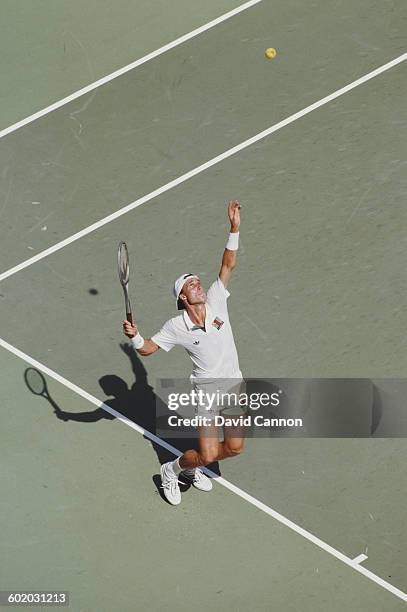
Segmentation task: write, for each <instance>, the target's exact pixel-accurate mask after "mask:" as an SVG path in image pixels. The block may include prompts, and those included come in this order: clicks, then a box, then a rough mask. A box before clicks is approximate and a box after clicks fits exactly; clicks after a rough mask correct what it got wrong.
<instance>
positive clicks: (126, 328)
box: [123, 321, 138, 338]
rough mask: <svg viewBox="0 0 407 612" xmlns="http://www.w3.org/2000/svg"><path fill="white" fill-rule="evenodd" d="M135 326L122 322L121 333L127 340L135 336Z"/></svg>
mask: <svg viewBox="0 0 407 612" xmlns="http://www.w3.org/2000/svg"><path fill="white" fill-rule="evenodd" d="M137 331H138V330H137V327H136V325H132V324H131V323H130V322H129V321H123V333H124V335H125V336H127V337H128V338H134V336H136V335H137Z"/></svg>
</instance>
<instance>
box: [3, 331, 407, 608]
mask: <svg viewBox="0 0 407 612" xmlns="http://www.w3.org/2000/svg"><path fill="white" fill-rule="evenodd" d="M0 346H2V347H3V348H4V349H6V350H7V351H9V352H10V353H13V355H16V356H17V357H19V358H20V359H22V360H23V361H25V362H26V363H29V364H30V365H31V366H32V367H34V368H37V369H38V370H40V371H41V372H43V373H44V374H46V375H47V376H49V377H50V378H53V379H54V380H56V381H57V382H59V383H61V384H62V385H64V386H65V387H67V388H68V389H70V390H71V391H73V392H74V393H77V394H78V395H80V396H81V397H83V398H84V399H86V400H88V401H89V402H91V403H92V404H94V405H95V406H97V407H98V408H103V410H106V412H109V413H110V414H112V415H113V416H115V417H116V418H117V419H119V420H120V421H121V422H122V423H124V424H125V425H128V426H129V427H131V428H132V429H135V430H136V431H138V432H139V433H140V434H142V435H143V436H145V437H146V438H148V439H149V440H151V441H152V442H154V443H155V444H158V445H160V446H162V447H163V448H165V449H167V450H168V451H170V452H172V453H173V454H174V455H175V456H177V457H179V456H181V455H182V453H181V452H180V451H179V450H178V449H177V448H175V447H173V446H171V444H168V443H167V442H165V441H164V440H162V439H161V438H159V437H158V436H155V435H154V434H152V433H150V432H149V431H147V430H146V429H143V427H140V426H139V425H137V424H136V423H133V421H131V420H130V419H128V418H126V417H125V416H123V415H122V414H121V413H120V412H117V411H116V410H114V409H113V408H111V407H110V406H108V405H107V404H105V403H104V402H102V401H101V400H98V399H97V398H96V397H94V396H93V395H91V394H90V393H88V392H87V391H84V390H83V389H81V387H78V386H77V385H75V384H74V383H72V382H70V381H69V380H67V379H66V378H64V377H63V376H61V375H60V374H57V373H56V372H54V371H53V370H51V369H50V368H48V367H47V366H45V365H43V364H42V363H40V362H39V361H37V360H36V359H33V358H32V357H30V356H29V355H27V354H26V353H23V352H22V351H20V350H19V349H18V348H16V347H15V346H13V345H11V344H9V343H8V342H6V341H5V340H3V339H2V338H0ZM204 470H205V471H206V472H207V473H208V474H209V475H210V476H212V477H213V478H215V479H216V481H217V482H218V483H219V484H221V485H222V486H223V487H225V488H226V489H229V491H231V492H232V493H234V494H235V495H237V496H238V497H241V498H242V499H244V500H245V501H247V502H248V503H249V504H251V505H252V506H255V507H256V508H258V509H259V510H261V511H262V512H265V513H266V514H268V515H269V516H271V517H272V518H274V519H275V520H276V521H278V522H279V523H282V524H283V525H285V526H286V527H288V528H289V529H291V530H292V531H295V532H296V533H298V534H299V535H300V536H302V537H303V538H305V539H306V540H308V541H309V542H312V543H313V544H315V545H316V546H318V547H319V548H321V549H322V550H324V551H325V552H327V553H329V554H330V555H332V556H333V557H336V559H338V560H339V561H342V563H345V564H346V565H348V566H349V567H351V568H352V569H353V570H355V571H357V572H359V573H360V574H362V575H363V576H365V577H366V578H368V579H369V580H371V581H372V582H375V583H376V584H378V585H379V586H381V587H383V588H384V589H386V590H387V591H390V593H392V594H393V595H395V596H396V597H399V598H400V599H402V600H403V601H407V593H404V592H403V591H400V589H398V588H396V587H395V586H393V585H392V584H390V583H389V582H386V580H383V579H382V578H380V577H379V576H377V575H376V574H374V573H373V572H370V571H369V570H368V569H366V568H364V567H363V566H361V565H358V564H357V563H356V559H358V558H359V557H356V559H350V558H349V557H347V556H346V555H344V554H343V553H341V552H339V550H336V548H333V547H332V546H330V545H329V544H327V543H326V542H324V541H323V540H320V539H319V538H317V537H316V536H314V535H313V534H312V533H310V532H309V531H307V530H306V529H303V528H302V527H300V526H299V525H297V524H296V523H293V521H290V519H288V518H286V517H285V516H283V515H282V514H280V513H279V512H276V510H273V509H272V508H270V507H269V506H267V505H266V504H264V503H263V502H261V501H259V500H258V499H256V498H255V497H253V496H252V495H249V493H246V491H243V489H240V488H239V487H237V486H236V485H234V484H233V483H231V482H229V481H228V480H226V479H225V478H222V477H220V476H218V475H217V474H215V473H214V472H212V471H211V470H208V469H207V468H204ZM360 556H365V555H360Z"/></svg>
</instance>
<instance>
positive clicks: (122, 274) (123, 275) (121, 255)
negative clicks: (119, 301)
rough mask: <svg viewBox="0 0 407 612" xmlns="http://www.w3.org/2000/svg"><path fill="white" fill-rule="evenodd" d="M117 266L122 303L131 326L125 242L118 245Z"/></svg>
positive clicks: (128, 273) (128, 268)
mask: <svg viewBox="0 0 407 612" xmlns="http://www.w3.org/2000/svg"><path fill="white" fill-rule="evenodd" d="M117 266H118V271H119V279H120V283H121V285H122V287H123V292H124V301H125V304H126V319H127V321H128V322H129V323H131V324H132V325H133V314H132V312H131V305H130V298H129V276H130V267H129V253H128V251H127V245H126V243H125V242H121V243H120V244H119V250H118V252H117Z"/></svg>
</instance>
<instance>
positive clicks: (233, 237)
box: [226, 232, 239, 251]
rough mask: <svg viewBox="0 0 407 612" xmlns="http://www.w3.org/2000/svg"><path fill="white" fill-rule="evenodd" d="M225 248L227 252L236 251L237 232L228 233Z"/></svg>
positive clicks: (237, 246) (237, 244) (237, 242)
mask: <svg viewBox="0 0 407 612" xmlns="http://www.w3.org/2000/svg"><path fill="white" fill-rule="evenodd" d="M226 248H227V249H228V250H229V251H237V249H238V248H239V232H234V233H232V232H230V234H229V239H228V241H227V244H226Z"/></svg>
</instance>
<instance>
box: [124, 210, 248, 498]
mask: <svg viewBox="0 0 407 612" xmlns="http://www.w3.org/2000/svg"><path fill="white" fill-rule="evenodd" d="M228 216H229V220H230V234H229V238H228V241H227V244H226V248H225V251H224V253H223V258H222V265H221V268H220V272H219V276H218V278H217V279H216V280H215V282H214V283H213V284H212V285H211V286H210V288H209V289H208V292H207V293H205V291H204V290H203V288H202V285H201V281H200V279H199V277H198V276H196V275H195V274H183V275H181V276H180V277H179V278H177V280H176V281H175V284H174V295H175V298H176V304H177V307H178V310H183V312H182V314H180V315H179V316H177V317H174V318H172V319H169V320H168V321H167V322H166V323H165V324H164V325H163V327H162V328H161V330H160V331H159V332H158V333H156V334H155V335H154V336H152V338H147V339H144V338H143V337H142V336H141V335H140V333H139V331H138V328H137V325H136V323H134V324H133V325H132V324H131V323H129V322H128V321H123V331H124V334H125V335H126V336H127V337H129V338H131V341H132V344H133V346H134V348H135V349H136V351H137V352H138V354H139V355H142V356H143V357H145V356H147V355H151V354H152V353H155V352H156V351H158V349H160V348H162V349H164V351H167V352H168V351H170V350H171V349H172V348H173V347H174V346H176V345H180V346H182V347H184V348H185V349H186V351H187V353H188V354H189V356H190V358H191V360H192V362H193V372H192V375H191V377H190V378H191V382H192V381H193V383H194V386H195V389H200V388H204V389H205V388H207V387H206V385H207V382H208V381H213V380H218V381H219V380H221V383H222V386H223V388H225V381H229V383H233V387H231V386H230V385H229V387H228V388H229V389H230V388H233V390H234V391H236V389H242V388H243V385H244V381H243V377H242V373H241V371H240V368H239V360H238V355H237V351H236V346H235V342H234V339H233V333H232V328H231V325H230V322H229V316H228V308H227V299H228V297H229V295H230V294H229V291H228V290H227V286H228V284H229V280H230V276H231V273H232V270H233V269H234V267H235V265H236V258H237V250H238V246H239V228H240V204H239V202H237V201H236V200H232V201H230V202H229V204H228ZM231 379H232V381H231ZM227 386H228V385H226V387H227ZM212 388H213V386H212ZM216 408H217V407H215V409H214V408H213V407H212V409H211V411H208V410H207V407H206V408H205V407H204V408H203V410H202V406H201V407H200V408H198V412H200V413H201V414H205V415H206V416H208V413H209V412H210V413H211V415H212V416H213V414H216V413H219V412H221V408H222V406H220V407H218V411H217V410H216ZM236 408H237V406H235V409H236ZM232 409H233V407H232ZM232 413H233V410H232ZM234 414H236V413H234ZM211 426H212V427H214V425H209V428H210V427H211ZM198 429H200V432H199V451H197V450H193V449H191V450H188V451H186V452H185V453H184V454H183V455H182V456H181V457H179V458H178V459H176V460H175V461H169V462H168V463H164V464H163V465H162V466H161V479H162V487H163V490H164V495H165V497H166V499H167V500H168V501H169V502H170V503H171V504H173V505H178V504H179V503H180V502H181V491H180V488H179V484H178V477H179V475H180V474H181V473H182V478H183V479H184V478H185V479H187V480H188V481H189V482H191V483H192V484H193V485H194V486H195V487H196V488H197V489H200V490H201V491H210V490H211V489H212V482H211V481H210V479H209V478H208V477H207V476H206V475H205V474H204V473H203V472H202V470H200V469H199V468H200V467H202V466H205V465H208V464H209V463H212V462H213V461H219V460H221V459H225V458H226V457H233V456H235V455H238V454H240V453H241V452H242V450H243V444H244V439H243V435H242V434H241V432H240V430H236V429H234V428H231V430H230V431H229V432H227V431H226V428H225V431H224V436H223V437H224V439H223V441H221V440H220V439H219V435H218V432H215V431H214V430H212V435H208V428H205V431H203V429H202V428H198ZM215 429H216V428H215ZM209 433H210V432H209Z"/></svg>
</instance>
